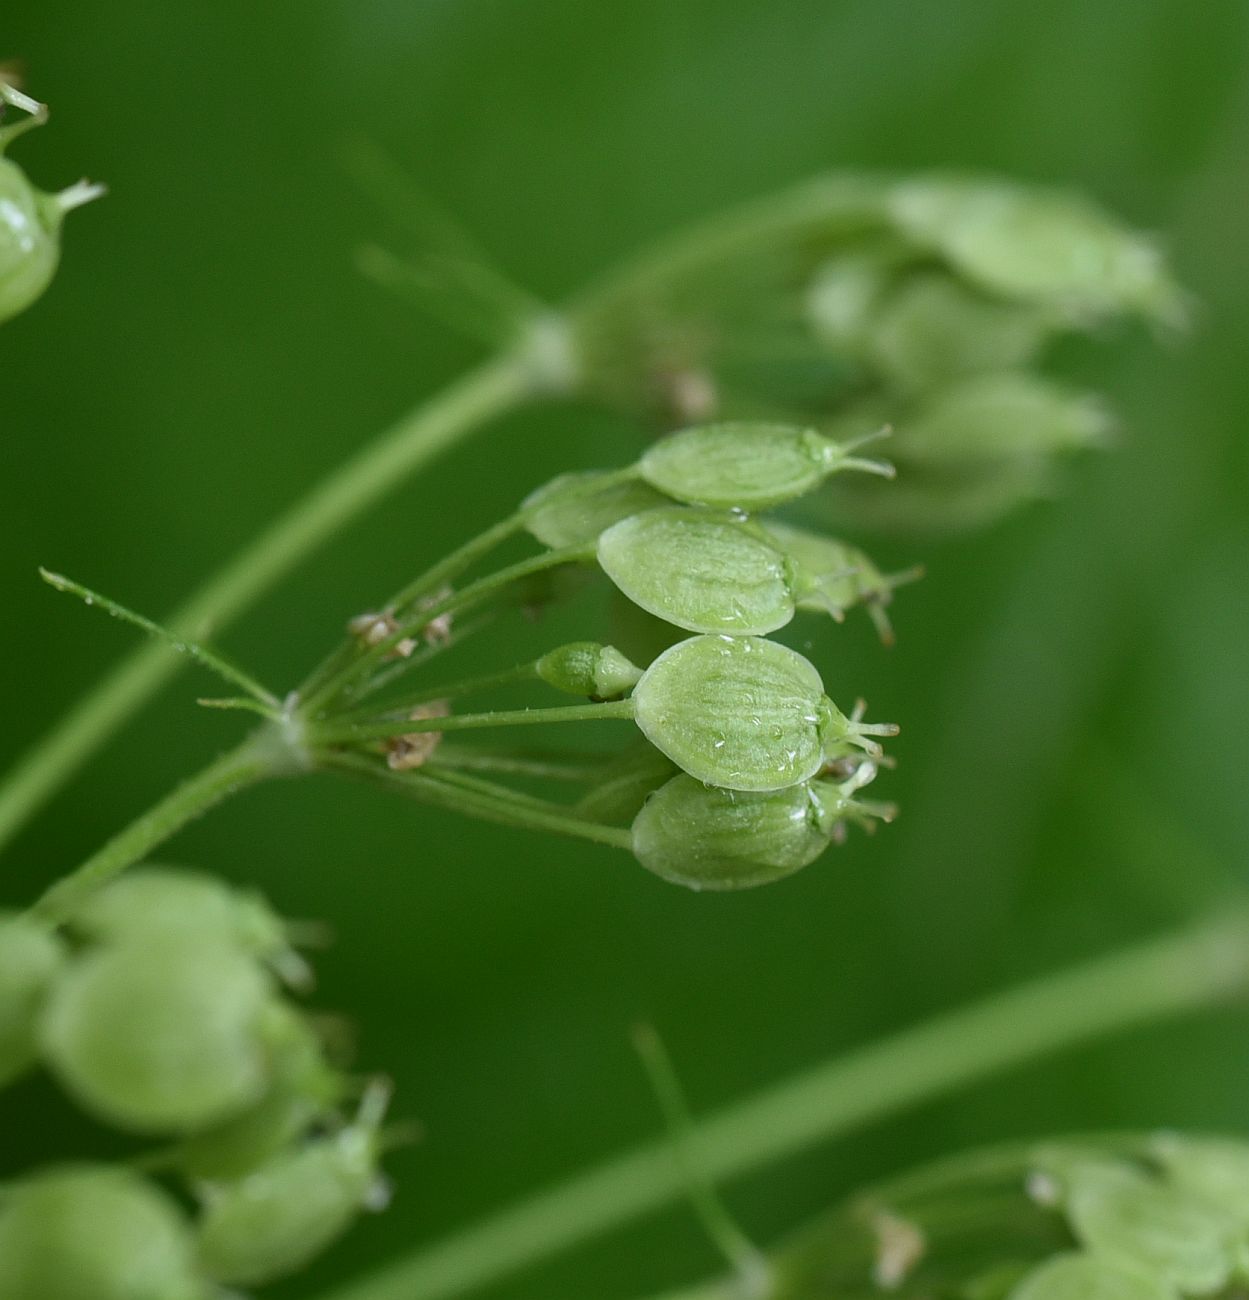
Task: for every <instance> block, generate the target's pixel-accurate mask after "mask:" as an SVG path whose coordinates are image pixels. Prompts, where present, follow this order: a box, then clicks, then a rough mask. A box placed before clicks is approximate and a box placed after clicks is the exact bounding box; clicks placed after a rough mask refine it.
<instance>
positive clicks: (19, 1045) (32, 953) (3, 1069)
mask: <svg viewBox="0 0 1249 1300" xmlns="http://www.w3.org/2000/svg"><path fill="white" fill-rule="evenodd" d="M64 961H65V945H64V944H63V943H62V942H61V940H60V939H58V938H57V936H56V935H55V934H54V933H53V932H52V931H50V930H48V929H47V928H46V927H44V926H41V925H37V924H35V923H34V922H33V921H30V920H27V919H26V918H25V917H22V916H17V915H13V914H10V913H5V914H0V1086H3V1085H4V1084H6V1083H8V1082H9V1081H10V1080H12V1079H15V1078H17V1076H18V1075H20V1074H22V1073H24V1072H25V1071H26V1070H27V1069H28V1068H29V1067H30V1066H31V1065H33V1064H34V1063H35V1060H36V1058H37V1057H38V1055H39V1046H38V1041H37V1033H36V1026H37V1024H38V1019H39V1012H40V1008H41V1007H42V1006H43V1001H44V998H45V996H46V995H47V992H48V989H49V988H50V987H51V985H52V981H53V979H54V977H55V976H56V974H57V972H58V971H59V970H60V969H61V967H62V965H63V964H64Z"/></svg>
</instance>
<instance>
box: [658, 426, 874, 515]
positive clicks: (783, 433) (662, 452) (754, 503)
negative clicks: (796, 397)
mask: <svg viewBox="0 0 1249 1300" xmlns="http://www.w3.org/2000/svg"><path fill="white" fill-rule="evenodd" d="M849 450H850V448H848V447H842V446H840V445H839V444H837V443H835V442H833V441H832V440H831V439H829V438H825V437H824V436H823V435H822V434H819V433H816V432H815V430H814V429H799V428H795V427H794V426H792V425H788V424H751V423H744V422H743V423H726V424H704V425H697V426H695V427H694V428H691V429H684V430H682V431H681V432H679V433H674V434H671V435H669V436H668V437H667V438H664V439H662V440H661V441H659V442H657V443H655V445H654V446H653V447H651V448H650V449H649V450H648V451H647V452H646V454H645V455H644V456H643V457H642V459H641V461H640V462H639V466H638V468H639V471H640V472H641V475H642V477H643V478H644V479H645V480H646V481H647V482H648V483H649V484H650V485H651V486H652V487H655V488H658V489H659V491H660V492H663V493H665V494H666V495H667V496H670V497H672V498H674V499H675V500H677V501H684V502H686V503H687V504H689V505H697V506H713V507H716V508H718V509H724V510H729V509H741V510H763V509H766V508H767V507H769V506H775V505H780V504H781V503H782V502H784V501H790V500H792V499H793V498H794V497H800V496H802V495H803V494H804V493H806V492H810V491H811V490H812V489H813V488H816V487H818V486H819V485H820V484H821V483H822V482H823V481H824V480H825V479H826V478H827V477H828V476H829V475H830V474H834V473H836V472H837V471H838V470H843V469H861V470H866V471H868V472H870V473H874V474H880V475H883V476H884V477H889V476H890V475H891V474H892V472H893V471H892V468H891V467H890V466H888V465H885V464H884V463H883V462H878V461H869V460H860V459H859V458H857V457H854V456H850V455H848V454H847V453H848V452H849Z"/></svg>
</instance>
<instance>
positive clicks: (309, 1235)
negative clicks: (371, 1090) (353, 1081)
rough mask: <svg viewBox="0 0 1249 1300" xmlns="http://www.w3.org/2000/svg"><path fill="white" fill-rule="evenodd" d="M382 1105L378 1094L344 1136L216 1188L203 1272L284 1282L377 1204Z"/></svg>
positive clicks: (231, 1279) (206, 1220)
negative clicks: (283, 1280)
mask: <svg viewBox="0 0 1249 1300" xmlns="http://www.w3.org/2000/svg"><path fill="white" fill-rule="evenodd" d="M384 1105H385V1103H384V1098H383V1097H382V1095H381V1094H380V1093H377V1094H370V1095H369V1096H366V1098H365V1102H364V1105H363V1107H362V1108H361V1111H362V1113H361V1117H360V1119H359V1120H358V1121H357V1122H356V1123H354V1124H351V1125H349V1126H348V1127H347V1128H344V1129H343V1130H342V1131H341V1132H339V1133H336V1134H334V1135H332V1136H330V1137H325V1138H317V1139H314V1140H313V1141H311V1142H308V1143H306V1144H305V1145H304V1146H303V1147H301V1148H300V1149H299V1150H297V1151H292V1152H288V1153H287V1154H285V1155H280V1156H278V1157H277V1158H276V1159H274V1160H272V1161H270V1162H269V1163H268V1164H267V1165H265V1166H264V1167H263V1168H261V1169H258V1170H256V1171H255V1172H254V1173H252V1174H250V1175H248V1177H246V1178H244V1179H242V1180H241V1181H239V1182H236V1183H229V1184H225V1185H223V1186H220V1187H213V1188H212V1189H211V1191H210V1194H209V1197H208V1200H207V1202H206V1204H205V1206H204V1213H203V1217H202V1219H201V1221H200V1232H199V1259H200V1265H201V1267H202V1268H203V1270H204V1271H205V1272H206V1273H207V1274H208V1275H209V1276H210V1277H213V1278H215V1279H216V1280H217V1281H219V1282H225V1283H233V1284H236V1285H239V1286H256V1285H260V1284H262V1283H265V1282H270V1281H272V1280H273V1279H275V1278H279V1277H284V1276H286V1275H287V1274H288V1273H293V1272H296V1271H297V1270H298V1269H300V1268H302V1267H303V1266H304V1265H305V1264H306V1263H307V1262H308V1261H309V1260H311V1259H313V1258H314V1257H315V1256H316V1255H318V1254H320V1253H321V1251H323V1250H325V1249H326V1247H328V1246H329V1245H330V1244H331V1243H332V1242H334V1241H335V1240H336V1239H337V1238H338V1237H339V1236H341V1235H342V1233H344V1232H345V1231H346V1230H347V1229H348V1228H349V1227H350V1226H351V1224H352V1222H353V1221H354V1219H355V1218H356V1216H357V1215H358V1214H359V1213H360V1211H361V1210H363V1209H366V1208H370V1207H372V1206H374V1205H375V1204H376V1203H377V1200H378V1191H379V1187H381V1182H380V1178H379V1172H378V1158H379V1155H380V1141H379V1135H378V1125H379V1124H380V1122H381V1118H382V1111H383V1109H384Z"/></svg>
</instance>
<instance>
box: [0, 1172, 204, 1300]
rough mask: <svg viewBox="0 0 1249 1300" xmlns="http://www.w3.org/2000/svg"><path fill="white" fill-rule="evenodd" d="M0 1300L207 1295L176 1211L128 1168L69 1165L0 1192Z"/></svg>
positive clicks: (152, 1299)
mask: <svg viewBox="0 0 1249 1300" xmlns="http://www.w3.org/2000/svg"><path fill="white" fill-rule="evenodd" d="M0 1296H3V1297H4V1300H208V1289H207V1287H206V1286H205V1285H204V1283H203V1282H202V1281H201V1280H200V1279H199V1276H198V1273H197V1270H196V1268H195V1264H194V1256H193V1249H192V1242H191V1237H190V1233H189V1231H188V1228H187V1225H186V1223H185V1222H184V1220H183V1217H182V1214H181V1212H180V1210H179V1209H178V1207H177V1206H176V1205H175V1204H174V1202H173V1201H172V1200H170V1199H169V1197H167V1196H166V1195H165V1193H164V1192H162V1191H161V1190H160V1189H159V1188H158V1187H156V1186H155V1185H154V1184H152V1183H150V1182H148V1181H147V1180H146V1179H144V1178H141V1177H140V1176H139V1175H138V1174H134V1173H130V1172H128V1171H126V1170H124V1169H118V1168H114V1167H105V1166H90V1165H83V1166H69V1167H66V1168H62V1169H52V1170H49V1171H47V1172H46V1173H41V1174H37V1175H35V1176H33V1177H31V1178H27V1179H25V1180H23V1181H22V1182H20V1183H13V1184H10V1185H9V1186H7V1187H6V1188H5V1190H4V1196H3V1200H2V1201H0Z"/></svg>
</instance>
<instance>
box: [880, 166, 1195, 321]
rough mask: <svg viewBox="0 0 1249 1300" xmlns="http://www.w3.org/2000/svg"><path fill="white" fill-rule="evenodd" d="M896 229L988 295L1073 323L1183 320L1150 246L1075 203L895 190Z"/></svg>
mask: <svg viewBox="0 0 1249 1300" xmlns="http://www.w3.org/2000/svg"><path fill="white" fill-rule="evenodd" d="M890 213H891V215H892V217H893V220H894V222H895V223H896V224H897V226H898V227H899V229H900V230H901V231H902V232H903V233H904V234H905V235H907V236H908V237H909V238H911V239H913V240H914V241H915V242H916V243H917V244H919V245H921V246H922V247H924V248H929V249H932V250H933V251H934V252H937V253H940V254H941V255H942V256H943V257H945V258H946V259H947V260H948V261H949V262H950V263H951V264H952V265H953V266H954V268H955V269H956V270H958V271H959V272H960V273H961V274H962V275H964V276H966V277H967V278H968V279H969V280H971V281H972V282H974V283H975V284H977V285H979V286H980V287H982V288H984V289H987V290H988V291H989V292H991V293H997V294H1002V295H1003V296H1005V297H1009V298H1020V299H1025V300H1028V301H1031V302H1041V303H1051V304H1053V305H1054V306H1056V307H1058V308H1060V309H1063V310H1065V311H1068V312H1071V313H1075V314H1078V315H1092V316H1105V315H1111V314H1116V313H1118V312H1122V311H1139V312H1143V313H1145V314H1146V315H1149V316H1153V317H1154V318H1156V319H1160V320H1164V321H1169V322H1177V323H1178V322H1182V320H1183V318H1184V304H1183V299H1182V296H1181V295H1180V293H1179V292H1178V291H1177V289H1176V287H1175V285H1174V284H1173V283H1172V281H1171V280H1170V278H1169V277H1168V276H1167V274H1166V271H1165V268H1164V266H1163V263H1162V258H1161V256H1160V255H1159V252H1158V250H1157V248H1155V247H1154V245H1153V244H1152V243H1150V242H1149V241H1148V240H1146V239H1143V238H1142V237H1141V236H1139V235H1137V234H1134V233H1133V232H1131V231H1129V230H1126V229H1125V228H1124V227H1123V226H1121V225H1120V224H1119V223H1118V222H1116V221H1113V220H1112V219H1111V218H1110V217H1109V216H1107V215H1106V213H1104V212H1102V211H1101V210H1100V209H1099V208H1097V207H1096V206H1094V205H1093V204H1091V203H1089V202H1088V201H1087V200H1086V199H1083V198H1081V197H1079V196H1077V195H1073V194H1065V193H1061V192H1057V191H1052V190H1042V189H1032V188H1028V187H1025V186H1020V185H1011V184H1005V183H1002V182H982V181H973V180H960V179H957V178H951V179H938V180H924V181H912V182H906V183H904V184H901V185H899V186H898V187H897V188H896V189H895V190H894V193H893V196H892V199H891V201H890Z"/></svg>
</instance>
